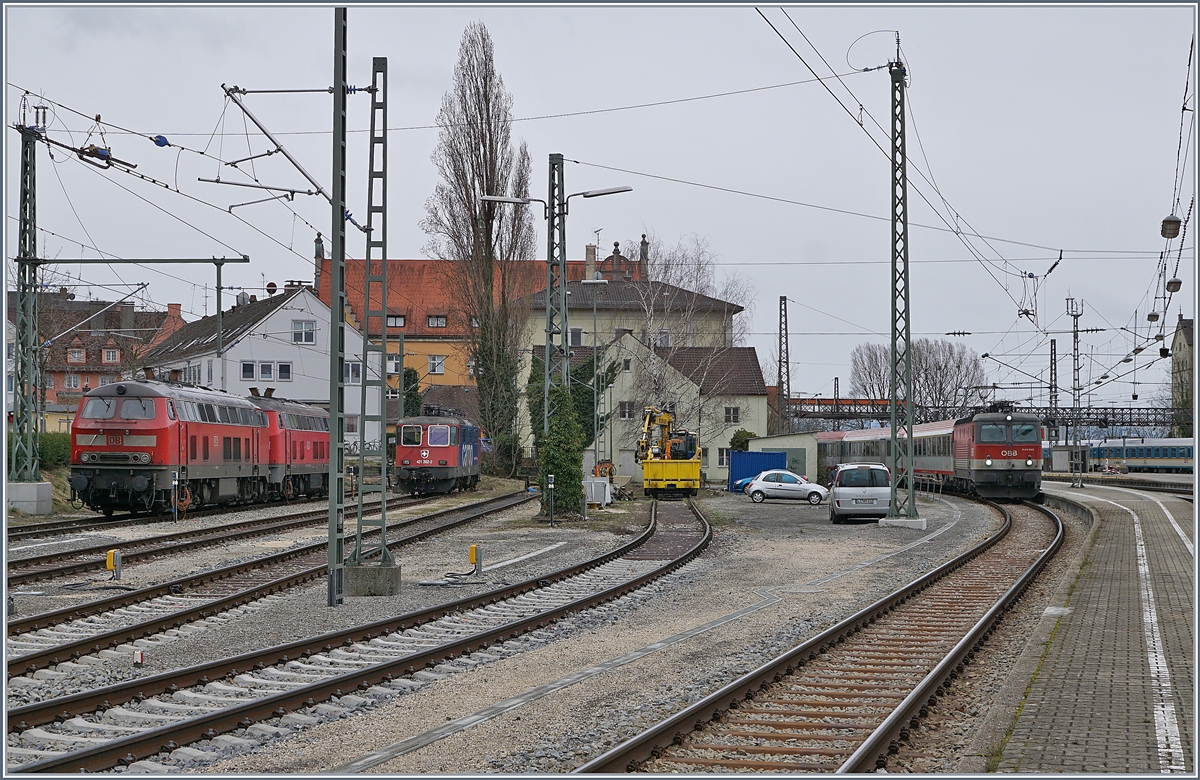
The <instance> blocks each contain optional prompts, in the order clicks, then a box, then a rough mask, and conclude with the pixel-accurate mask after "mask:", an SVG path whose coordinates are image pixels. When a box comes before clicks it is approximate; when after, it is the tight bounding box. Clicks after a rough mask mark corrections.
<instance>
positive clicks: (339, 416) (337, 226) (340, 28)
mask: <svg viewBox="0 0 1200 780" xmlns="http://www.w3.org/2000/svg"><path fill="white" fill-rule="evenodd" d="M332 202H333V215H332V216H333V230H332V231H330V238H331V240H332V247H331V257H330V262H329V267H330V274H329V579H328V604H329V606H331V607H335V606H337V605H339V604H341V603H342V602H343V601H344V600H345V581H344V575H345V565H346V564H345V552H344V547H343V546H344V544H345V511H346V507H345V500H346V494H345V486H346V485H345V480H346V476H345V455H346V437H345V431H344V425H345V422H344V417H345V410H346V388H345V379H344V377H343V372H344V371H345V361H346V9H345V8H335V9H334V12H333V200H332Z"/></svg>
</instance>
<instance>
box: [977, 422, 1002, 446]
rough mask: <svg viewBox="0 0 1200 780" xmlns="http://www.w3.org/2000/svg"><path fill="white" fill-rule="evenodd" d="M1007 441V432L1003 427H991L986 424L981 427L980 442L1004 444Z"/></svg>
mask: <svg viewBox="0 0 1200 780" xmlns="http://www.w3.org/2000/svg"><path fill="white" fill-rule="evenodd" d="M1005 440H1006V435H1005V430H1004V426H1003V425H991V424H988V423H984V424H982V425H980V426H979V441H981V442H992V443H994V442H1002V441H1005Z"/></svg>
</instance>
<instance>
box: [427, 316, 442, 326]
mask: <svg viewBox="0 0 1200 780" xmlns="http://www.w3.org/2000/svg"><path fill="white" fill-rule="evenodd" d="M425 324H426V325H428V326H429V327H431V328H444V327H446V315H445V314H430V315H428V316H426V317H425Z"/></svg>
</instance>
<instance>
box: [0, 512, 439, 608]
mask: <svg viewBox="0 0 1200 780" xmlns="http://www.w3.org/2000/svg"><path fill="white" fill-rule="evenodd" d="M414 503H421V502H419V501H417V502H409V503H405V504H402V505H401V506H402V507H403V506H411V505H412V504H414ZM371 506H372V507H374V506H375V504H374V503H373V504H371ZM326 514H327V512H326V510H324V509H309V510H305V511H302V512H296V513H293V514H290V515H278V516H276V517H264V518H257V519H254V520H241V521H238V522H233V523H226V524H224V525H216V526H210V527H208V528H192V529H189V530H186V531H177V532H174V533H169V534H159V535H157V536H148V537H146V538H144V539H133V540H130V541H126V542H119V543H113V542H107V543H105V544H96V545H91V546H89V547H76V548H74V549H70V550H61V551H58V552H52V553H46V554H44V555H35V556H31V557H29V558H15V559H12V558H10V559H9V560H8V569H9V570H13V569H16V571H15V572H13V573H11V574H9V575H8V578H7V581H8V587H10V588H12V587H13V586H16V585H23V584H26V583H30V582H40V581H42V580H47V579H54V578H55V577H63V576H69V575H72V574H78V573H80V572H85V571H95V570H103V569H104V568H105V564H106V555H102V556H101V557H99V558H88V559H84V560H74V561H68V562H67V563H64V564H62V565H60V566H51V567H48V568H36V567H39V566H42V565H45V564H50V563H53V562H54V561H59V560H64V559H74V558H78V557H80V556H84V555H90V554H92V553H105V554H107V552H108V551H109V550H112V549H114V548H116V549H121V548H124V549H123V550H122V553H121V560H122V563H133V562H135V561H141V560H146V559H148V558H157V557H158V556H160V555H163V554H173V553H179V552H186V551H188V550H192V549H195V548H197V547H202V546H205V545H209V544H212V543H213V542H214V541H222V542H224V541H229V540H234V539H249V538H253V537H255V536H264V535H267V534H272V533H278V532H280V531H289V530H293V529H295V528H303V527H304V526H306V525H311V524H312V523H313V522H314V521H318V520H322V519H324V517H325V515H326ZM130 547H134V548H135V549H133V550H129V549H128V548H130Z"/></svg>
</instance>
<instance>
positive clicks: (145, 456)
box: [138, 452, 150, 463]
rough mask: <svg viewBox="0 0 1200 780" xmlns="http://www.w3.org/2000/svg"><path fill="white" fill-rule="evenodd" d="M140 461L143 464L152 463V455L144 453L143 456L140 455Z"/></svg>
mask: <svg viewBox="0 0 1200 780" xmlns="http://www.w3.org/2000/svg"><path fill="white" fill-rule="evenodd" d="M138 460H140V461H141V462H142V463H149V462H150V453H148V452H143V453H142V454H141V455H138Z"/></svg>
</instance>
